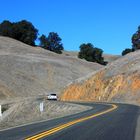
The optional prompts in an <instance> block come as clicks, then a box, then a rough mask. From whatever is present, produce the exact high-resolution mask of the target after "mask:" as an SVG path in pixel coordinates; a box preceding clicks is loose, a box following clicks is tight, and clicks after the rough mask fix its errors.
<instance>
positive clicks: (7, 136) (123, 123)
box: [0, 103, 140, 140]
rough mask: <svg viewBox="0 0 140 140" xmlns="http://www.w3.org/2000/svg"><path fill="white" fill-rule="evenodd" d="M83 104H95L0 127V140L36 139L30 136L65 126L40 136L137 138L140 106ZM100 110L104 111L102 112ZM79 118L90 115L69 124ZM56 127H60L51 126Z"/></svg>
mask: <svg viewBox="0 0 140 140" xmlns="http://www.w3.org/2000/svg"><path fill="white" fill-rule="evenodd" d="M82 104H85V105H89V106H92V107H93V108H92V109H91V110H88V111H84V112H82V113H78V114H75V115H70V116H67V117H63V118H59V119H54V120H50V121H45V122H40V123H36V124H31V125H26V126H22V127H17V128H14V129H9V130H5V131H0V140H23V139H27V140H31V139H32V140H36V137H34V138H30V137H32V136H34V135H38V134H40V133H42V132H45V131H47V130H50V129H51V130H50V132H52V131H54V130H58V128H62V129H60V131H56V133H53V134H51V135H48V136H47V137H43V138H41V140H135V138H136V127H137V119H138V116H139V111H140V108H139V107H138V106H134V105H126V104H117V106H118V108H116V109H114V110H111V111H110V112H105V111H106V110H110V109H111V108H112V106H111V105H108V104H94V103H82ZM100 112H105V113H102V114H100ZM93 114H94V116H93ZM91 115H92V116H93V117H92V118H87V116H91ZM96 115H97V116H96ZM79 118H87V119H86V120H83V121H79V122H77V123H73V125H70V126H69V125H67V124H68V122H73V120H79ZM63 124H65V127H64V129H63V126H64V125H63ZM67 126H68V127H67ZM54 127H56V128H57V127H58V128H57V129H56V128H55V129H52V128H54ZM54 132H55V131H54ZM45 133H46V132H45ZM41 135H42V134H41Z"/></svg>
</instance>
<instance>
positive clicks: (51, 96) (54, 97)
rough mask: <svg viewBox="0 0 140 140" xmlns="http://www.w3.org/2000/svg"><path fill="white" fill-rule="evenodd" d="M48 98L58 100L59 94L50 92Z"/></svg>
mask: <svg viewBox="0 0 140 140" xmlns="http://www.w3.org/2000/svg"><path fill="white" fill-rule="evenodd" d="M47 99H48V100H57V95H56V94H49V95H48V96H47Z"/></svg>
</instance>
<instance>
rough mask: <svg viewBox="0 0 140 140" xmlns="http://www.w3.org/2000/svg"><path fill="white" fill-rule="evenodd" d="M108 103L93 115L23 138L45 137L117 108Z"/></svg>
mask: <svg viewBox="0 0 140 140" xmlns="http://www.w3.org/2000/svg"><path fill="white" fill-rule="evenodd" d="M109 105H111V106H112V108H110V109H107V110H105V111H102V112H99V113H96V114H93V115H91V116H88V117H84V118H80V119H77V120H74V121H71V122H68V123H65V124H62V125H60V126H57V127H54V128H52V129H50V130H47V131H45V132H42V133H39V134H37V135H34V136H31V137H29V138H26V139H25V140H39V139H41V138H44V137H47V136H49V135H51V134H54V133H56V132H58V131H60V130H63V129H65V128H67V127H69V126H72V125H74V124H77V123H80V122H83V121H86V120H89V119H92V118H95V117H97V116H101V115H103V114H106V113H109V112H111V111H113V110H115V109H117V108H118V106H117V105H115V104H109Z"/></svg>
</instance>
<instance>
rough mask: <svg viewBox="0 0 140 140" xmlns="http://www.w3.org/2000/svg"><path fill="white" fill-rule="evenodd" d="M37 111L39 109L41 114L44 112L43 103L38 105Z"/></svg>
mask: <svg viewBox="0 0 140 140" xmlns="http://www.w3.org/2000/svg"><path fill="white" fill-rule="evenodd" d="M39 109H40V112H43V110H44V104H43V102H41V103H40V105H39Z"/></svg>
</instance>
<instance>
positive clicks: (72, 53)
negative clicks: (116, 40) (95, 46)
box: [63, 51, 121, 63]
mask: <svg viewBox="0 0 140 140" xmlns="http://www.w3.org/2000/svg"><path fill="white" fill-rule="evenodd" d="M63 55H65V56H69V57H73V58H77V57H78V51H63ZM103 57H104V60H105V61H107V62H108V63H110V62H112V61H115V60H117V59H118V58H120V57H121V56H120V55H111V54H103Z"/></svg>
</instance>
